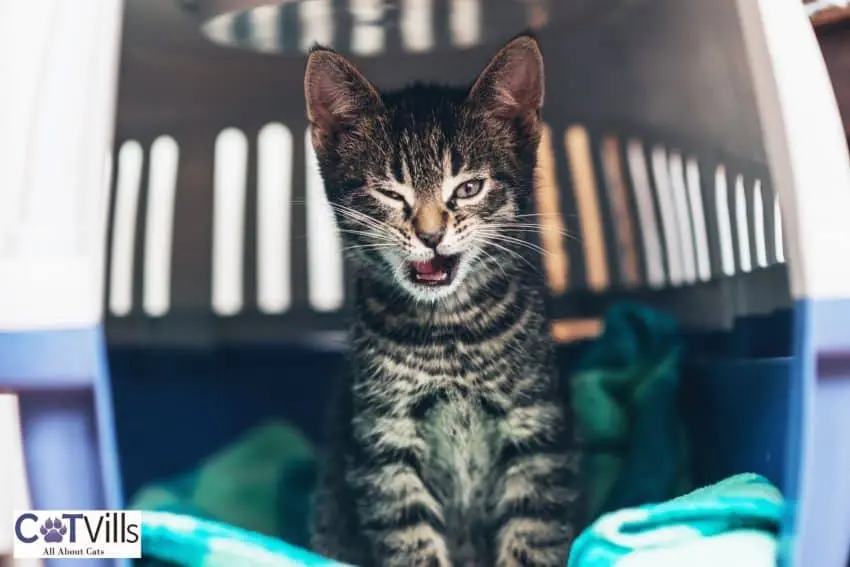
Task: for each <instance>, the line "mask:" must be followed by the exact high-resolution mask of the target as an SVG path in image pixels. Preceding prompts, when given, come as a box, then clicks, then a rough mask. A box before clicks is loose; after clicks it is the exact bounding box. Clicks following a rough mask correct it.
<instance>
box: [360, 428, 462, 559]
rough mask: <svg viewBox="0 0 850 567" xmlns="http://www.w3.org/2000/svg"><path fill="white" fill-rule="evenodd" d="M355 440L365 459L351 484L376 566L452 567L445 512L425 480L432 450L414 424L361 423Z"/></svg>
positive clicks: (361, 459)
mask: <svg viewBox="0 0 850 567" xmlns="http://www.w3.org/2000/svg"><path fill="white" fill-rule="evenodd" d="M355 437H356V438H359V439H358V441H359V444H360V448H361V452H362V453H361V457H360V458H359V459H357V461H358V462H357V466H355V467H353V468H352V469H351V470H350V471H349V474H348V476H347V480H348V482H349V484H350V486H352V488H354V489H355V490H356V491H357V493H358V498H357V513H358V517H359V521H360V528H361V530H362V532H363V534H364V535H365V536H366V537H367V539H368V540H369V541H370V543H371V546H372V556H373V558H374V562H375V565H376V566H380V567H451V562H450V560H449V554H448V549H447V546H446V542H445V539H444V537H443V533H442V530H443V528H444V521H445V519H444V517H443V509H442V506H441V505H440V503H439V502H438V501H437V499H436V498H434V496H433V495H432V494H431V493H430V491H429V490H428V488H427V487H426V486H425V483H424V482H423V480H422V478H421V476H420V471H421V469H422V463H423V462H424V458H425V454H426V452H427V446H426V445H425V442H424V441H423V440H422V439H421V437H420V436H419V435H418V433H417V432H416V424H415V422H414V420H413V419H411V418H408V417H404V418H398V417H393V418H390V417H381V418H371V419H368V420H358V422H356V423H355Z"/></svg>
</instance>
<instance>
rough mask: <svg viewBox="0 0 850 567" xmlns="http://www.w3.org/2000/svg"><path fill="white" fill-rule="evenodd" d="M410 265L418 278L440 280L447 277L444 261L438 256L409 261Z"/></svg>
mask: <svg viewBox="0 0 850 567" xmlns="http://www.w3.org/2000/svg"><path fill="white" fill-rule="evenodd" d="M411 266H413V270H414V271H415V272H416V277H418V278H419V279H420V280H427V281H442V280H444V279H446V278H447V277H449V274H448V272H447V271H446V269H445V262H443V261H442V260H441V259H440V258H433V259H431V260H428V261H427V262H411Z"/></svg>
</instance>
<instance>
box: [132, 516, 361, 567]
mask: <svg viewBox="0 0 850 567" xmlns="http://www.w3.org/2000/svg"><path fill="white" fill-rule="evenodd" d="M142 554H143V556H144V557H146V558H156V559H159V560H163V561H168V562H169V563H173V564H176V565H182V566H184V567H345V564H344V563H339V562H337V561H333V560H331V559H325V558H324V557H321V556H319V555H316V554H315V553H312V552H310V551H307V550H306V549H302V548H299V547H296V546H294V545H290V544H288V543H284V542H282V541H280V540H279V539H277V538H273V537H268V536H264V535H262V534H258V533H254V532H250V531H247V530H243V529H241V528H237V527H234V526H229V525H227V524H223V523H221V522H216V521H214V520H208V519H204V518H197V517H193V516H190V515H186V514H173V513H170V512H144V513H143V514H142Z"/></svg>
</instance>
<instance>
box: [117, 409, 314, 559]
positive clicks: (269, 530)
mask: <svg viewBox="0 0 850 567" xmlns="http://www.w3.org/2000/svg"><path fill="white" fill-rule="evenodd" d="M315 477H316V458H315V452H314V448H313V446H312V445H311V443H310V442H309V441H308V440H307V439H306V438H305V437H304V436H303V435H302V434H301V433H300V432H299V431H298V430H296V429H294V428H293V427H291V426H289V425H287V424H285V423H276V422H272V423H267V424H264V425H260V426H258V427H256V428H254V429H251V430H250V431H248V432H247V433H246V434H245V435H244V436H243V437H242V438H240V439H239V440H237V441H236V442H234V443H233V444H232V445H230V446H228V447H225V448H224V449H222V450H221V451H219V452H218V453H216V454H215V455H213V456H212V457H210V458H209V459H208V460H207V461H206V462H204V463H201V464H200V466H199V467H198V468H197V469H196V470H194V471H192V472H188V473H186V474H183V475H181V476H178V477H176V478H173V479H170V480H166V481H164V482H161V483H158V484H155V485H152V486H150V487H148V488H144V489H142V490H141V491H139V492H138V493H137V494H136V496H135V497H134V498H133V499H132V500H131V504H130V507H131V508H132V509H136V510H158V511H169V512H175V513H182V514H188V515H191V516H195V517H199V518H209V519H213V520H218V521H220V522H224V523H226V524H232V525H234V526H239V527H241V528H245V529H247V530H251V531H253V532H258V533H261V534H266V535H269V536H275V537H279V538H282V539H284V540H285V541H287V542H289V543H292V544H294V545H301V546H304V545H307V543H308V539H309V535H308V525H307V521H308V520H307V519H308V517H309V509H310V494H311V492H312V490H313V486H314V482H315Z"/></svg>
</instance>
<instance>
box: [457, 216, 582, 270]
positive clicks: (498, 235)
mask: <svg viewBox="0 0 850 567" xmlns="http://www.w3.org/2000/svg"><path fill="white" fill-rule="evenodd" d="M542 216H544V215H537V214H528V215H517V218H519V219H525V218H539V217H542ZM552 230H553V227H551V226H546V225H542V224H539V223H535V222H516V221H509V222H488V223H484V224H480V225H478V226H476V227H475V228H474V229H473V230H472V238H473V239H474V241H475V243H476V244H477V245H478V246H479V247H480V248H481V249H482V251H483V248H485V247H487V246H489V247H492V248H495V249H497V250H500V251H502V252H504V253H505V254H507V255H508V256H511V257H513V258H515V259H517V260H519V261H521V262H523V263H524V264H526V265H528V266H529V267H531V268H532V269H533V270H535V271H539V270H540V265H538V264H534V263H532V262H531V261H530V260H529V259H528V258H527V257H526V255H525V254H523V253H522V252H523V251H529V252H532V253H534V254H535V255H538V256H542V257H548V256H551V253H550V252H549V251H548V250H546V249H545V248H543V247H542V246H540V245H538V244H535V243H534V242H531V241H529V240H528V239H526V238H523V236H525V235H527V234H529V233H534V232H537V233H542V232H545V231H552ZM554 230H557V232H558V234H559V235H560V236H562V237H564V238H571V239H575V240H578V239H577V238H576V237H575V236H574V235H572V234H570V233H568V232H567V231H565V230H561V229H554ZM485 254H486V255H487V256H488V257H492V255H490V254H487V253H486V252H485ZM488 260H489V258H488Z"/></svg>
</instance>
